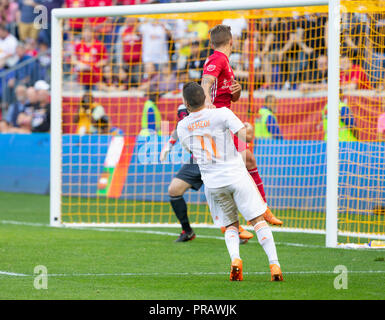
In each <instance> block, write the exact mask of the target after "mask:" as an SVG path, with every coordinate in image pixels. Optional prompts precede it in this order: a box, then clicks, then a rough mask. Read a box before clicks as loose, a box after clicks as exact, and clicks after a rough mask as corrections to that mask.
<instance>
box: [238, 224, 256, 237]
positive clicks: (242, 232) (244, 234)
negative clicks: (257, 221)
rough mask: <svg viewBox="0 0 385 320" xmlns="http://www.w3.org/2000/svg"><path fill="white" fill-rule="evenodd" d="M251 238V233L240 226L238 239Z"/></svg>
mask: <svg viewBox="0 0 385 320" xmlns="http://www.w3.org/2000/svg"><path fill="white" fill-rule="evenodd" d="M253 237H254V235H253V234H252V233H251V232H249V231H247V230H245V229H243V228H242V226H239V239H242V240H250V239H251V238H253Z"/></svg>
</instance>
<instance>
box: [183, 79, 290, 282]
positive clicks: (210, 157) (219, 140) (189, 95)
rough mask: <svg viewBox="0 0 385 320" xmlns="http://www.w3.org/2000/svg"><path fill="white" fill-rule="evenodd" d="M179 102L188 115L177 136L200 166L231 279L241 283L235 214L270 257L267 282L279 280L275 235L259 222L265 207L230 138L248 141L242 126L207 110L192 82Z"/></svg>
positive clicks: (226, 113) (228, 114) (227, 114)
mask: <svg viewBox="0 0 385 320" xmlns="http://www.w3.org/2000/svg"><path fill="white" fill-rule="evenodd" d="M183 100H184V104H185V105H186V106H187V108H188V110H189V112H190V115H189V116H187V117H185V118H184V119H183V120H181V121H180V122H179V124H178V128H177V133H178V137H179V140H180V142H181V144H182V146H183V147H184V148H185V149H186V150H187V151H188V152H191V153H192V154H193V156H194V158H195V159H196V162H197V164H198V165H199V168H200V171H201V175H202V180H203V183H204V184H205V194H206V198H207V203H208V205H209V207H210V212H211V215H212V217H213V221H214V223H216V224H217V225H220V226H224V227H226V231H225V242H226V246H227V249H228V252H229V254H230V259H231V269H230V280H232V281H240V280H243V273H242V272H243V271H242V260H241V258H240V255H239V237H238V228H239V221H238V210H239V211H240V213H241V214H242V216H243V217H244V218H245V219H246V220H247V221H249V222H250V223H251V224H252V225H253V227H254V230H255V233H256V235H257V238H258V241H259V243H260V244H261V246H262V247H263V249H264V251H265V253H266V255H267V257H268V260H269V264H270V271H271V280H272V281H282V280H283V277H282V272H281V268H280V264H279V261H278V256H277V250H276V247H275V242H274V238H273V234H272V232H271V229H270V227H269V226H268V224H267V223H266V221H265V219H264V217H263V214H264V213H265V212H266V210H267V205H266V202H265V201H264V200H263V198H262V196H261V194H260V193H259V191H258V188H257V186H256V185H255V183H254V180H253V179H252V178H251V177H250V174H249V173H248V172H247V169H246V167H245V164H244V159H243V157H242V156H241V154H240V153H239V152H238V151H237V149H236V147H235V145H234V142H233V138H232V136H231V133H230V132H232V133H233V134H234V135H236V136H237V137H238V138H240V139H242V140H243V141H246V134H247V129H246V127H245V124H243V123H242V122H241V120H240V119H239V118H238V117H237V116H236V115H235V114H234V113H233V112H232V111H231V110H230V109H228V108H225V107H224V108H219V109H209V108H207V107H206V106H205V94H204V91H203V89H202V87H201V86H200V85H199V84H197V83H195V82H190V83H187V84H185V85H184V87H183Z"/></svg>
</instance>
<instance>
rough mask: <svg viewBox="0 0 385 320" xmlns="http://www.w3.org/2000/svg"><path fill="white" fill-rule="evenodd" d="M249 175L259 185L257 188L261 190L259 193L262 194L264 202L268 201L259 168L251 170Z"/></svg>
mask: <svg viewBox="0 0 385 320" xmlns="http://www.w3.org/2000/svg"><path fill="white" fill-rule="evenodd" d="M249 173H250V175H251V177H252V178H253V180H254V182H255V184H256V185H257V188H258V190H259V193H260V194H261V196H262V198H263V200H264V201H265V202H267V201H266V196H265V190H264V189H263V182H262V179H261V177H260V176H259V172H258V168H257V167H255V168H254V169H251V170H249Z"/></svg>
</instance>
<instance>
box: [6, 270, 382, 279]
mask: <svg viewBox="0 0 385 320" xmlns="http://www.w3.org/2000/svg"><path fill="white" fill-rule="evenodd" d="M334 273H335V272H334V271H330V270H329V271H286V272H284V274H286V275H290V274H294V275H309V274H334ZM348 273H353V274H378V273H380V274H382V273H385V270H352V271H348ZM227 274H228V272H137V273H135V272H123V273H57V274H54V273H52V274H47V276H48V277H57V278H60V277H63V278H65V277H138V276H139V277H140V276H215V275H227ZM243 274H245V275H268V274H270V272H258V271H255V272H244V273H243ZM2 275H5V276H11V277H35V276H36V275H32V274H23V273H14V272H6V271H0V276H2Z"/></svg>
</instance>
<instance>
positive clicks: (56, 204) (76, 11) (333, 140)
mask: <svg viewBox="0 0 385 320" xmlns="http://www.w3.org/2000/svg"><path fill="white" fill-rule="evenodd" d="M325 5H328V6H329V13H328V15H329V28H328V29H329V30H328V39H329V41H328V42H329V46H328V57H329V59H328V70H329V75H328V115H329V116H328V119H327V121H328V126H327V128H328V129H327V130H328V132H327V134H328V139H327V193H326V231H324V230H305V229H289V228H279V229H275V230H281V231H286V232H308V233H318V234H326V237H325V238H326V241H325V244H326V247H336V246H337V237H338V224H337V217H338V215H337V212H338V154H339V153H338V148H339V147H338V129H339V121H338V118H339V111H338V103H339V53H340V52H339V50H340V44H339V41H340V39H339V30H340V23H341V15H340V0H270V1H264V0H239V1H207V2H199V4H198V3H196V2H184V3H167V4H147V5H129V6H110V7H87V8H60V9H53V10H52V13H51V18H52V20H51V21H52V22H51V28H52V30H51V43H52V46H51V141H50V148H51V151H50V152H51V154H50V225H51V226H54V227H60V226H66V225H67V224H66V223H62V222H61V191H62V185H61V183H62V176H61V175H62V53H63V38H62V23H61V20H62V19H68V18H86V17H107V16H108V17H115V16H123V15H124V16H129V15H141V14H167V13H170V14H172V13H186V12H211V11H233V10H253V9H268V8H284V7H303V6H325ZM68 225H71V226H76V227H91V226H92V227H107V226H108V227H130V226H133V227H143V226H154V224H140V225H139V224H122V223H121V224H117V223H112V224H105V223H104V224H96V223H95V224H89V223H87V224H86V223H71V224H68ZM156 226H165V227H170V226H173V225H170V224H167V225H162V224H156ZM199 226H200V227H213V226H211V225H203V224H199ZM371 237H373V236H371ZM373 238H374V237H373Z"/></svg>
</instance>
